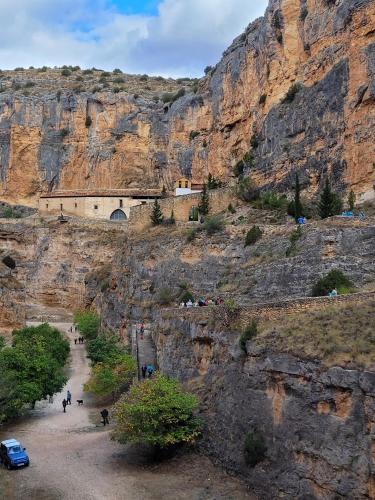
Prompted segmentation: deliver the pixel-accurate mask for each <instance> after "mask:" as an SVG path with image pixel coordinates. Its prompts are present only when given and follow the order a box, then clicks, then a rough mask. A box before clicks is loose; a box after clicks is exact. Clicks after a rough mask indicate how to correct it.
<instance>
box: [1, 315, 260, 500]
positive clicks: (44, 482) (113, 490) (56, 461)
mask: <svg viewBox="0 0 375 500" xmlns="http://www.w3.org/2000/svg"><path fill="white" fill-rule="evenodd" d="M54 325H55V326H57V327H58V328H59V329H60V330H61V331H64V332H65V333H66V334H67V335H68V336H69V337H70V338H71V339H72V338H74V334H71V333H70V332H69V329H70V326H71V323H55V324H54ZM88 374H89V365H88V361H87V358H86V352H85V348H84V346H83V345H74V342H72V356H71V364H70V379H69V381H68V383H67V385H66V387H65V388H64V390H63V391H62V393H60V394H58V395H56V396H55V398H54V402H53V404H50V403H48V402H47V401H42V402H40V403H38V404H37V407H36V409H35V411H33V412H32V413H31V415H29V416H28V417H25V418H24V419H22V420H20V421H18V422H17V423H16V424H13V425H10V426H8V427H6V426H4V427H3V428H0V440H2V439H6V438H10V437H14V438H16V439H19V440H20V441H21V442H22V443H23V444H24V446H25V447H26V448H27V452H28V454H29V456H30V461H31V464H30V467H28V468H25V469H22V470H15V471H7V470H5V469H3V468H1V469H0V499H1V500H2V499H6V500H13V499H14V500H21V499H22V500H23V499H27V500H57V499H58V500H60V499H61V500H117V499H119V500H120V499H121V500H138V499H140V500H141V499H142V500H143V499H144V500H148V499H155V500H159V499H160V500H162V499H163V500H169V499H170V500H172V499H173V500H175V499H194V500H195V499H196V500H198V499H199V500H203V499H223V500H224V499H225V500H229V499H246V498H254V497H252V496H250V495H249V494H248V493H247V491H246V489H245V488H244V486H243V485H242V484H241V483H239V482H238V481H237V480H236V479H233V478H231V477H230V476H227V475H226V474H225V473H224V472H223V471H222V470H220V469H217V468H215V467H214V466H213V465H212V463H211V462H210V461H209V460H208V459H206V458H204V457H200V456H198V455H195V454H187V455H184V456H181V457H179V458H174V459H172V460H169V461H167V462H165V463H163V464H161V465H151V464H149V463H148V462H147V459H146V458H145V455H143V456H142V455H140V451H139V450H135V449H134V448H130V447H125V446H122V445H119V444H117V443H115V442H113V441H111V440H110V430H111V425H110V426H108V427H105V428H104V427H103V426H102V425H101V424H100V422H99V409H98V408H95V406H94V405H92V404H90V401H89V400H88V399H87V395H86V394H84V393H83V383H84V382H85V381H86V380H87V378H88ZM67 389H69V390H70V391H71V393H72V396H73V400H72V405H71V406H68V407H67V411H66V413H63V411H62V405H61V402H62V400H63V398H64V397H65V396H66V390H67ZM77 399H84V401H85V403H84V405H83V406H78V405H77V403H76V400H77Z"/></svg>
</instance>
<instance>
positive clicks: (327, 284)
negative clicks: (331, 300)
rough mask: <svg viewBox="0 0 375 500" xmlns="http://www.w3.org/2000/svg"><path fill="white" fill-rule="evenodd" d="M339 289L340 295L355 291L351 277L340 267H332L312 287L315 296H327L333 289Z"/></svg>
mask: <svg viewBox="0 0 375 500" xmlns="http://www.w3.org/2000/svg"><path fill="white" fill-rule="evenodd" d="M334 288H335V289H336V290H337V293H338V294H339V295H343V294H346V293H350V292H353V290H354V285H353V283H352V282H351V281H350V279H349V278H348V277H347V276H345V274H344V273H343V272H342V271H340V270H339V269H332V271H330V272H329V273H328V274H327V275H326V276H324V277H323V278H320V279H319V280H318V281H317V282H316V283H315V285H314V286H313V288H312V291H311V294H312V296H313V297H322V296H326V295H328V294H329V292H331V291H332V290H333V289H334Z"/></svg>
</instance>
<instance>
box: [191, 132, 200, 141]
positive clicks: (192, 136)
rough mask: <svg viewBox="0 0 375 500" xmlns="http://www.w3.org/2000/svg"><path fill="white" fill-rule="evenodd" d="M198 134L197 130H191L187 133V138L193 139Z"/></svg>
mask: <svg viewBox="0 0 375 500" xmlns="http://www.w3.org/2000/svg"><path fill="white" fill-rule="evenodd" d="M199 135H200V132H197V131H196V130H192V131H191V132H190V134H189V138H190V140H191V141H193V140H194V139H195V138H196V137H198V136H199Z"/></svg>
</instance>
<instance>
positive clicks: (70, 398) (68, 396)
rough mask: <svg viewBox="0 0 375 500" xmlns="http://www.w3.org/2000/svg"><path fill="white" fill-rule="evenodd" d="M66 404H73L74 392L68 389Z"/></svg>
mask: <svg viewBox="0 0 375 500" xmlns="http://www.w3.org/2000/svg"><path fill="white" fill-rule="evenodd" d="M66 404H67V405H71V404H72V393H71V392H70V391H67V393H66Z"/></svg>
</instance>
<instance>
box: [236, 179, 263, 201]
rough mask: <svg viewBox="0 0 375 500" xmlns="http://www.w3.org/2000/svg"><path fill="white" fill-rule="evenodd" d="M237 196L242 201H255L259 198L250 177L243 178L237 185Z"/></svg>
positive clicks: (257, 190)
mask: <svg viewBox="0 0 375 500" xmlns="http://www.w3.org/2000/svg"><path fill="white" fill-rule="evenodd" d="M237 196H238V198H240V200H242V201H246V202H250V201H255V200H257V199H258V197H259V189H258V188H257V187H256V185H255V184H254V182H253V181H252V180H251V178H250V177H244V178H243V179H240V181H239V183H238V185H237Z"/></svg>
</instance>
